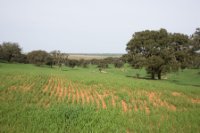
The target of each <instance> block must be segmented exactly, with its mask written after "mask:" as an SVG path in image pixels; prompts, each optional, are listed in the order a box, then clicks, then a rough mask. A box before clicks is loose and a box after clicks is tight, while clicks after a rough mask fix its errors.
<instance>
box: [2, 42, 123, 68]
mask: <svg viewBox="0 0 200 133" xmlns="http://www.w3.org/2000/svg"><path fill="white" fill-rule="evenodd" d="M68 57H69V54H67V53H62V52H60V51H59V50H54V51H51V52H49V53H48V52H46V51H44V50H33V51H31V52H29V53H27V54H23V53H22V48H21V47H20V46H19V44H17V43H12V42H3V43H2V44H0V61H1V62H18V63H31V64H35V65H37V66H41V65H48V66H50V67H51V68H52V67H53V66H54V65H57V66H59V67H61V66H62V65H65V66H68V67H71V68H74V67H75V66H78V67H84V68H87V67H88V65H90V64H92V65H97V67H98V68H99V71H101V70H102V69H105V68H108V64H114V66H115V67H116V68H120V67H122V66H123V64H124V62H123V60H122V59H121V58H113V57H108V58H105V59H91V60H84V59H80V60H75V59H69V58H68Z"/></svg>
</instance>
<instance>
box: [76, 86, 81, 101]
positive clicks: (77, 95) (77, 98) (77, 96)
mask: <svg viewBox="0 0 200 133" xmlns="http://www.w3.org/2000/svg"><path fill="white" fill-rule="evenodd" d="M79 97H80V95H79V92H78V89H76V102H77V103H79Z"/></svg>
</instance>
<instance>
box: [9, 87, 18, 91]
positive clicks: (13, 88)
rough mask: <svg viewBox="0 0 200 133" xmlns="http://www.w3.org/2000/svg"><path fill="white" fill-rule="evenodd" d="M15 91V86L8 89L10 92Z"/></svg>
mask: <svg viewBox="0 0 200 133" xmlns="http://www.w3.org/2000/svg"><path fill="white" fill-rule="evenodd" d="M16 89H17V87H16V86H10V87H9V88H8V90H10V91H12V90H16Z"/></svg>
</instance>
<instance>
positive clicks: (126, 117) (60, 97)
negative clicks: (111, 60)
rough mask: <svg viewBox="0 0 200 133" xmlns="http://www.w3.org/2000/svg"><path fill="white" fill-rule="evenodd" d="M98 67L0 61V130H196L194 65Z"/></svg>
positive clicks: (198, 73) (198, 99) (198, 78)
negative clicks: (155, 70)
mask: <svg viewBox="0 0 200 133" xmlns="http://www.w3.org/2000/svg"><path fill="white" fill-rule="evenodd" d="M104 71H105V72H104V73H100V72H99V71H98V69H97V68H96V67H95V66H90V67H89V68H74V69H72V68H67V67H63V68H62V69H59V68H56V67H55V68H53V69H51V68H48V67H36V66H33V65H30V64H28V65H25V64H4V63H0V116H1V118H0V132H6V133H10V132H11V133H12V132H18V133H22V132H27V133H31V132H55V133H57V132H70V133H71V132H74V133H76V132H127V133H132V132H134V133H135V132H152V133H155V132H166V133H168V132H186V133H188V132H199V131H200V126H199V124H200V117H199V116H200V70H190V69H187V70H184V71H183V72H181V71H180V72H176V73H171V74H168V75H166V76H165V79H164V80H160V81H158V80H149V79H145V78H143V77H144V76H145V71H144V70H133V69H131V68H129V67H128V66H125V68H122V69H115V68H113V67H112V66H110V67H109V69H106V70H104ZM136 74H139V75H140V77H141V78H134V77H135V76H136Z"/></svg>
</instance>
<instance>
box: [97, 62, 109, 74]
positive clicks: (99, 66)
mask: <svg viewBox="0 0 200 133" xmlns="http://www.w3.org/2000/svg"><path fill="white" fill-rule="evenodd" d="M97 67H98V68H99V71H100V72H102V69H105V68H108V63H107V62H105V61H103V60H101V61H99V63H98V65H97Z"/></svg>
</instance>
